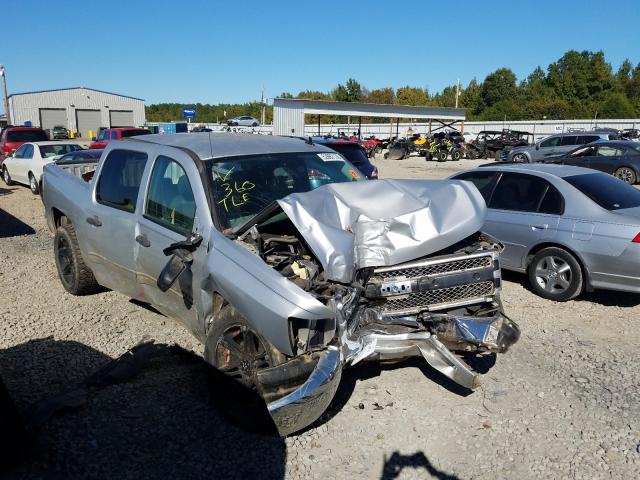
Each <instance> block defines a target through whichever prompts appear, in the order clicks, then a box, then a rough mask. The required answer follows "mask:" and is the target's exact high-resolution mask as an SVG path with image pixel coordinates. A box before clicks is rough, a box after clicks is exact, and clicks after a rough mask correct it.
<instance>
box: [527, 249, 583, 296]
mask: <svg viewBox="0 0 640 480" xmlns="http://www.w3.org/2000/svg"><path fill="white" fill-rule="evenodd" d="M549 247H554V248H561V249H562V250H565V251H566V252H567V253H570V254H571V255H573V257H574V258H575V259H576V262H578V265H580V270H581V271H582V277H583V278H584V285H585V290H586V291H588V292H590V291H592V290H593V289H592V288H591V285H590V282H589V272H588V271H587V269H586V268H585V266H584V262H583V261H582V258H580V255H578V254H577V253H576V252H574V251H573V250H572V249H571V248H569V247H567V246H566V245H562V244H561V243H554V242H545V243H539V244H538V245H536V246H534V247H533V248H532V249H531V250H529V253H528V254H527V258H526V261H527V264H526V270H527V271H528V270H529V265H530V264H531V260H533V257H534V256H535V255H536V254H537V253H538V252H539V251H540V250H543V249H545V248H549Z"/></svg>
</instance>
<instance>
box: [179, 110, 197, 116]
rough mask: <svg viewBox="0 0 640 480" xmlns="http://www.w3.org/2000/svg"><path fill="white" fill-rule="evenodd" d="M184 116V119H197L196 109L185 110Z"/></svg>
mask: <svg viewBox="0 0 640 480" xmlns="http://www.w3.org/2000/svg"><path fill="white" fill-rule="evenodd" d="M182 116H183V117H184V118H196V109H195V108H183V109H182Z"/></svg>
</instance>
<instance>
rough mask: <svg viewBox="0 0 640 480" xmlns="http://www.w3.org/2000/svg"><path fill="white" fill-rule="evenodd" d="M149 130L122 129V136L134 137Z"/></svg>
mask: <svg viewBox="0 0 640 480" xmlns="http://www.w3.org/2000/svg"><path fill="white" fill-rule="evenodd" d="M150 133H151V132H150V131H149V130H123V131H122V138H127V137H135V136H136V135H149V134H150Z"/></svg>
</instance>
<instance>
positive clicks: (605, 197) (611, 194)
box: [564, 173, 640, 210]
mask: <svg viewBox="0 0 640 480" xmlns="http://www.w3.org/2000/svg"><path fill="white" fill-rule="evenodd" d="M564 180H566V181H567V182H568V183H570V184H571V185H573V186H574V187H576V188H577V189H578V190H580V191H581V192H582V193H584V194H585V195H586V196H587V197H589V198H590V199H591V200H593V201H594V202H596V203H597V204H598V205H600V206H601V207H602V208H606V209H607V210H620V209H623V208H634V207H640V190H637V189H635V188H634V187H632V186H631V185H628V184H626V183H624V182H623V181H622V180H618V179H617V178H616V177H613V176H611V175H607V174H606V173H585V174H582V175H573V176H571V177H564Z"/></svg>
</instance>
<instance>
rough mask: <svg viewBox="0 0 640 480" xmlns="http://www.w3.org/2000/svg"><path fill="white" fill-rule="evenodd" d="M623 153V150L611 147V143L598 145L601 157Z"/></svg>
mask: <svg viewBox="0 0 640 480" xmlns="http://www.w3.org/2000/svg"><path fill="white" fill-rule="evenodd" d="M620 155H622V150H621V149H619V148H616V147H610V146H609V145H602V146H601V147H598V156H599V157H617V156H620Z"/></svg>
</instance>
